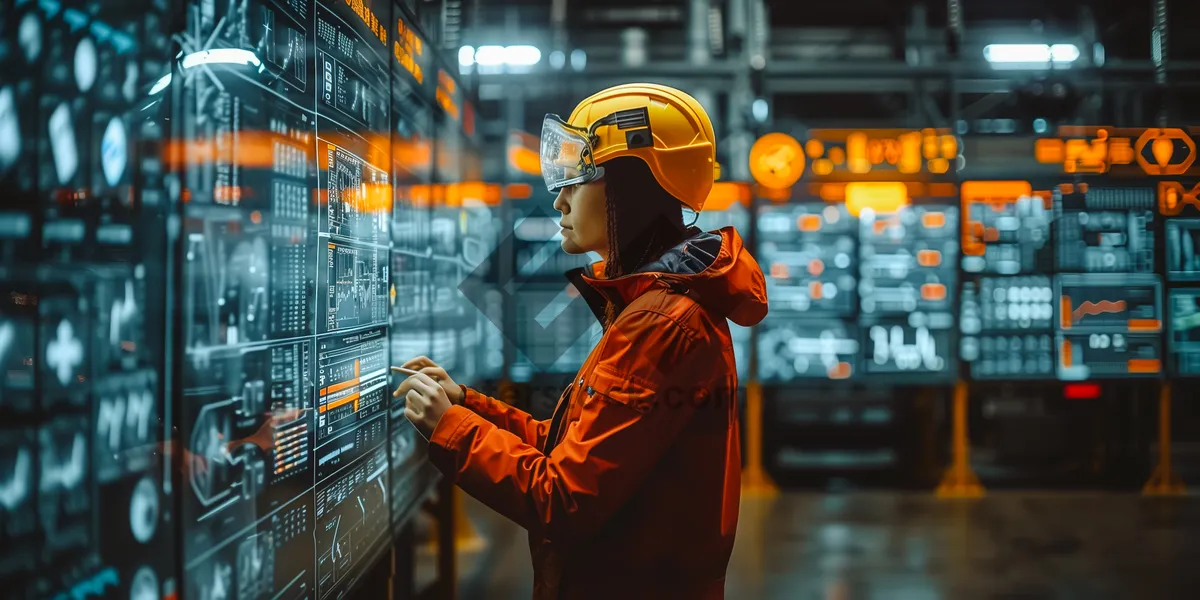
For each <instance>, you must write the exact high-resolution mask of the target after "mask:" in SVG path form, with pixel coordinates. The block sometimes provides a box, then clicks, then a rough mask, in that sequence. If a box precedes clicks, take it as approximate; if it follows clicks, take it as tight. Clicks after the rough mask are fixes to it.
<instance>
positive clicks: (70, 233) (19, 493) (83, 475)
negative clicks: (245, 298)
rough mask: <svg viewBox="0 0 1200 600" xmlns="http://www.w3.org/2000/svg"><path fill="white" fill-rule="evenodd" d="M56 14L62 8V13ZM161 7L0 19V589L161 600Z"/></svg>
mask: <svg viewBox="0 0 1200 600" xmlns="http://www.w3.org/2000/svg"><path fill="white" fill-rule="evenodd" d="M64 4H65V5H64ZM165 11H166V6H165V4H163V3H152V2H131V3H83V2H71V3H58V2H15V3H14V2H7V3H4V4H3V5H2V6H0V31H3V32H4V36H5V51H4V52H0V72H3V73H4V77H3V78H2V80H0V187H2V188H3V189H4V199H3V200H0V255H2V256H4V257H5V258H4V260H3V262H2V263H0V581H3V582H4V595H5V597H6V598H14V599H33V598H73V597H87V596H90V597H105V598H160V597H164V596H169V595H171V594H174V593H177V591H178V577H179V575H178V573H177V570H176V568H175V562H176V557H175V551H176V543H177V538H176V537H175V535H174V532H173V527H172V523H174V522H175V521H176V520H177V519H178V515H177V514H175V513H176V510H175V505H176V500H177V499H178V496H177V494H178V492H179V490H178V489H177V488H174V487H173V484H172V472H171V470H170V463H171V461H172V457H175V456H177V455H178V454H177V451H176V448H175V447H174V445H175V444H176V443H177V442H178V440H177V439H176V438H175V436H174V434H173V433H172V431H171V429H170V427H169V423H170V422H171V420H172V413H171V410H172V406H171V403H170V402H169V401H168V399H169V398H170V394H169V393H168V391H169V390H170V389H172V388H171V387H170V378H171V369H170V365H171V364H172V362H173V358H174V351H173V346H172V344H171V343H169V341H168V339H167V337H166V335H167V334H166V329H167V327H166V325H167V319H168V314H169V313H168V310H169V299H168V291H167V290H166V289H165V286H164V285H163V283H162V282H164V281H166V280H167V273H168V270H169V269H170V268H171V264H172V260H173V258H174V253H173V252H174V250H173V246H172V244H171V243H170V241H169V236H168V231H167V228H166V226H165V218H166V216H167V214H168V213H169V211H170V210H171V209H170V207H169V203H168V192H167V189H168V186H167V182H166V181H165V180H164V167H163V164H162V160H161V157H160V156H158V148H159V146H160V145H161V143H162V140H163V139H164V137H165V134H166V130H165V129H166V125H167V124H169V122H168V121H166V118H167V117H169V114H167V113H166V111H164V110H163V109H162V107H161V106H159V105H157V104H156V103H154V102H151V101H150V100H149V99H148V98H149V96H148V93H149V90H150V89H152V87H153V85H154V83H155V82H156V81H157V80H158V79H159V78H161V77H162V76H163V75H165V74H166V72H167V71H168V70H169V67H167V66H166V65H167V64H168V58H169V56H170V52H171V40H170V36H169V35H168V34H167V29H166V27H165V25H164V23H165V22H166V21H167V18H168V15H167V14H166V12H165Z"/></svg>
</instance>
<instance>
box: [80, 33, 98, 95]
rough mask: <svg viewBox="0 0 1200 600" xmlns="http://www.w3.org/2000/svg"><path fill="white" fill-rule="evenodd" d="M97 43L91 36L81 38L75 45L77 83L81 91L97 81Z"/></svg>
mask: <svg viewBox="0 0 1200 600" xmlns="http://www.w3.org/2000/svg"><path fill="white" fill-rule="evenodd" d="M97 60H98V59H97V57H96V43H95V42H93V41H92V38H90V37H84V38H83V39H81V40H79V45H78V46H75V83H76V84H78V85H79V91H81V92H87V91H88V90H90V89H92V84H94V83H96V71H97V67H98V64H97Z"/></svg>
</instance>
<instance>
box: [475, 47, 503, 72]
mask: <svg viewBox="0 0 1200 600" xmlns="http://www.w3.org/2000/svg"><path fill="white" fill-rule="evenodd" d="M507 58H508V53H507V52H505V51H504V46H480V47H479V48H476V49H475V64H477V65H479V66H481V67H498V66H500V65H503V64H504V62H505V60H506V59H507Z"/></svg>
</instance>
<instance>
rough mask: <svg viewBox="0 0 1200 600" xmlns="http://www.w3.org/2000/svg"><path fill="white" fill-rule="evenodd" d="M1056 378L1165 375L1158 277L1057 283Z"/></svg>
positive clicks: (1069, 278)
mask: <svg viewBox="0 0 1200 600" xmlns="http://www.w3.org/2000/svg"><path fill="white" fill-rule="evenodd" d="M1057 286H1058V296H1059V302H1060V306H1059V309H1058V311H1059V314H1058V331H1059V334H1058V337H1057V339H1058V376H1059V378H1060V379H1064V380H1082V379H1088V378H1092V377H1130V376H1157V375H1158V374H1159V373H1161V372H1162V356H1161V351H1162V349H1161V342H1160V339H1159V332H1161V331H1162V323H1163V307H1162V285H1161V283H1160V281H1159V279H1158V276H1157V275H1149V274H1143V275H1131V274H1123V275H1103V274H1086V275H1078V274H1064V275H1060V276H1058V278H1057Z"/></svg>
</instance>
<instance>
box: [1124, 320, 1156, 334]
mask: <svg viewBox="0 0 1200 600" xmlns="http://www.w3.org/2000/svg"><path fill="white" fill-rule="evenodd" d="M1129 330H1130V331H1161V330H1162V321H1159V320H1158V319H1130V320H1129Z"/></svg>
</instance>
